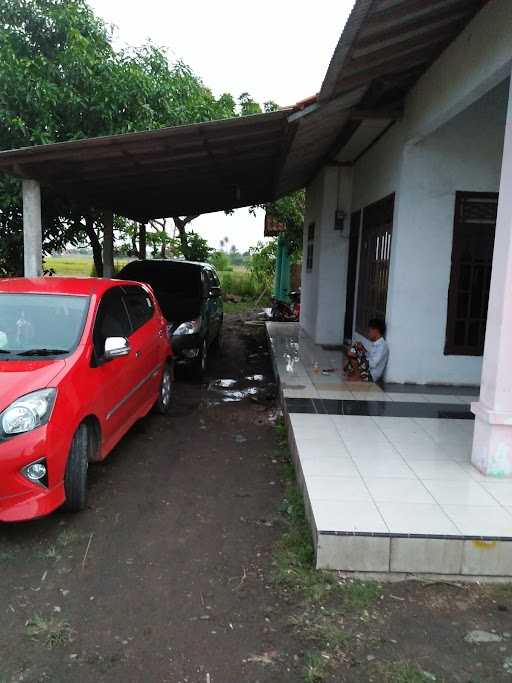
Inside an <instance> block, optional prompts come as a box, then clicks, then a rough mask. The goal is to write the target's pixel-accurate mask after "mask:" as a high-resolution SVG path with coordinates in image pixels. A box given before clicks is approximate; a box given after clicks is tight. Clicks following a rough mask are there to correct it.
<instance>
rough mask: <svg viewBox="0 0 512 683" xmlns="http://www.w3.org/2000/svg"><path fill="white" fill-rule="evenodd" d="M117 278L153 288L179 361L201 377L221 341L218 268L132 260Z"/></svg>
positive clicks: (194, 264)
mask: <svg viewBox="0 0 512 683" xmlns="http://www.w3.org/2000/svg"><path fill="white" fill-rule="evenodd" d="M117 277H118V279H120V280H136V281H137V282H145V283H147V284H148V285H150V286H151V288H152V289H153V291H154V293H155V296H156V298H157V300H158V303H159V304H160V308H161V309H162V312H163V314H164V316H165V318H166V320H167V321H168V330H169V336H170V338H171V342H172V349H173V352H174V354H175V359H176V361H177V362H178V363H180V362H181V363H187V364H188V365H190V366H192V367H193V369H194V370H195V371H196V372H197V373H198V374H202V373H203V372H204V370H205V369H206V363H207V358H208V351H209V349H210V348H211V347H212V346H216V347H219V346H220V343H221V339H222V321H223V316H224V313H223V303H222V291H221V288H220V281H219V277H218V275H217V273H216V271H215V269H214V268H213V267H212V266H211V265H210V264H208V263H196V262H193V261H180V260H172V259H169V260H151V261H150V260H145V261H131V262H130V263H128V264H127V265H126V266H125V267H124V268H123V269H122V270H121V271H120V272H119V274H118V275H117Z"/></svg>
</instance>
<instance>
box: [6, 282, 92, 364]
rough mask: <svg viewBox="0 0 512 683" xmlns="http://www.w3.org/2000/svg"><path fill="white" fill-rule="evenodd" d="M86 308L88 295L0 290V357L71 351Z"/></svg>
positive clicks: (57, 353)
mask: <svg viewBox="0 0 512 683" xmlns="http://www.w3.org/2000/svg"><path fill="white" fill-rule="evenodd" d="M88 308H89V297H88V296H68V295H64V294H20V293H12V294H11V293H1V294H0V360H5V359H6V357H8V356H11V357H16V356H18V357H25V356H27V357H37V356H59V355H62V354H66V353H69V352H70V351H73V350H74V348H75V347H76V346H77V344H78V342H79V340H80V337H81V335H82V331H83V329H84V324H85V318H86V315H87V310H88Z"/></svg>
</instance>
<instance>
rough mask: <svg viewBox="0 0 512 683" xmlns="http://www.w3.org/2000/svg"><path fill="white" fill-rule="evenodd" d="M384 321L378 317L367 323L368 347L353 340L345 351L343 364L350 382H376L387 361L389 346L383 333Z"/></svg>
mask: <svg viewBox="0 0 512 683" xmlns="http://www.w3.org/2000/svg"><path fill="white" fill-rule="evenodd" d="M385 334H386V323H385V322H384V320H381V319H380V318H372V319H371V320H370V321H369V323H368V339H369V340H370V348H369V349H366V348H365V347H364V346H363V344H361V343H360V342H354V343H353V344H352V346H351V347H350V350H349V352H348V353H347V357H348V362H347V364H346V365H345V372H346V373H347V380H349V381H351V382H378V381H379V379H380V378H381V377H382V375H383V373H384V368H385V367H386V363H387V362H388V356H389V348H388V345H387V342H386V340H385V339H384V335H385Z"/></svg>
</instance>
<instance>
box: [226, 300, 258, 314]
mask: <svg viewBox="0 0 512 683" xmlns="http://www.w3.org/2000/svg"><path fill="white" fill-rule="evenodd" d="M255 306H256V299H245V300H243V301H224V313H226V314H229V313H247V312H248V311H250V310H251V308H254V307H255ZM259 306H260V307H261V308H263V304H259Z"/></svg>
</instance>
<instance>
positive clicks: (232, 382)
mask: <svg viewBox="0 0 512 683" xmlns="http://www.w3.org/2000/svg"><path fill="white" fill-rule="evenodd" d="M236 384H237V381H236V379H216V380H215V381H214V382H210V384H209V386H208V389H212V388H220V389H229V388H230V387H234V386H236Z"/></svg>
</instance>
